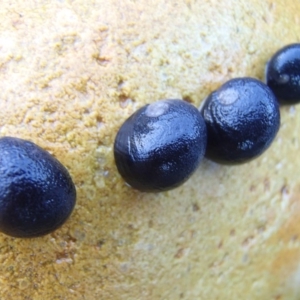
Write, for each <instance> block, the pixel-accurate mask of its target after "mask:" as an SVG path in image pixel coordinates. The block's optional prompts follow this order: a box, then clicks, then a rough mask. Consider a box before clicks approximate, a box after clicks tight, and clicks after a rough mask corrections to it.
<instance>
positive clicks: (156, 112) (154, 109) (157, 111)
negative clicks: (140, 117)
mask: <svg viewBox="0 0 300 300" xmlns="http://www.w3.org/2000/svg"><path fill="white" fill-rule="evenodd" d="M168 109H169V104H168V103H167V102H165V101H158V102H154V103H151V104H150V105H148V107H147V108H146V111H145V114H146V116H147V117H153V118H154V117H159V116H161V115H163V114H164V113H165V112H166V111H167V110H168Z"/></svg>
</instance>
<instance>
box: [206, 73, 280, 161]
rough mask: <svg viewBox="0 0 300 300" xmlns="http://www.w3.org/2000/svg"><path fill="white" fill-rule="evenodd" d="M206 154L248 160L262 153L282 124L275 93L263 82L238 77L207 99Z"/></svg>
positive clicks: (213, 157)
mask: <svg viewBox="0 0 300 300" xmlns="http://www.w3.org/2000/svg"><path fill="white" fill-rule="evenodd" d="M201 113H202V115H203V117H204V120H205V123H206V126H207V136H208V139H207V150H206V157H207V158H209V159H211V160H213V161H216V162H218V163H223V164H238V163H244V162H247V161H249V160H251V159H253V158H255V157H257V156H258V155H260V154H262V153H263V152H264V151H265V150H266V149H267V148H268V147H269V146H270V144H271V143H272V141H273V139H274V138H275V136H276V134H277V132H278V129H279V126H280V112H279V105H278V102H277V100H276V97H275V96H274V94H273V93H272V91H271V90H270V89H269V88H268V87H267V86H266V85H265V84H264V83H262V82H260V81H258V80H256V79H253V78H247V77H246V78H236V79H232V80H230V81H228V82H226V83H225V84H224V85H223V86H221V87H220V88H219V89H218V90H217V91H215V92H213V93H211V94H210V95H209V97H208V98H207V99H206V101H205V103H204V105H203V107H202V109H201Z"/></svg>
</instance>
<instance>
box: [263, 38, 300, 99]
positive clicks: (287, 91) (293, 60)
mask: <svg viewBox="0 0 300 300" xmlns="http://www.w3.org/2000/svg"><path fill="white" fill-rule="evenodd" d="M266 81H267V84H268V86H269V87H270V88H271V90H272V91H273V92H274V94H275V96H276V97H277V98H278V100H279V101H280V103H281V104H293V103H298V102H300V44H292V45H288V46H285V47H283V48H282V49H280V50H279V51H277V52H276V53H275V54H274V55H273V57H272V58H271V60H270V61H269V63H268V64H267V68H266Z"/></svg>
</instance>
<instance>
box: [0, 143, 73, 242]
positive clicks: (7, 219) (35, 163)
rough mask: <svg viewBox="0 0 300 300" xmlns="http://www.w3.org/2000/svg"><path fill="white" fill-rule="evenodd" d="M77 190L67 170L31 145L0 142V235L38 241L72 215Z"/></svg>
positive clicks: (43, 151) (46, 153)
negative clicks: (36, 239) (0, 233)
mask: <svg viewBox="0 0 300 300" xmlns="http://www.w3.org/2000/svg"><path fill="white" fill-rule="evenodd" d="M75 202H76V190H75V186H74V184H73V181H72V179H71V177H70V175H69V173H68V171H67V170H66V168H65V167H64V166H63V165H62V164H61V163H60V162H59V161H58V160H57V159H55V158H54V157H53V156H52V155H50V154H49V153H48V152H47V151H45V150H43V149H42V148H40V147H39V146H37V145H35V144H34V143H32V142H29V141H26V140H23V139H18V138H13V137H2V138H0V231H1V232H3V233H5V234H7V235H10V236H13V237H26V238H30V237H37V236H42V235H45V234H48V233H50V232H52V231H54V230H55V229H57V228H58V227H60V226H61V225H62V224H63V223H64V222H65V221H66V220H67V218H68V217H69V215H70V214H71V212H72V210H73V208H74V205H75Z"/></svg>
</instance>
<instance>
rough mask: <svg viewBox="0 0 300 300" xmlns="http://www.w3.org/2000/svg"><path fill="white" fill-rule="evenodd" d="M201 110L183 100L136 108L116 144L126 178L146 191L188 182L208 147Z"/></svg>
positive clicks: (116, 153) (120, 165)
mask: <svg viewBox="0 0 300 300" xmlns="http://www.w3.org/2000/svg"><path fill="white" fill-rule="evenodd" d="M206 141H207V137H206V128H205V123H204V120H203V118H202V116H201V114H200V113H199V111H198V110H197V109H196V108H195V107H194V106H193V105H191V104H189V103H187V102H185V101H183V100H175V99H171V100H161V101H158V102H155V103H152V104H151V105H146V106H144V107H142V108H140V109H139V110H138V111H136V112H135V113H134V114H133V115H132V116H131V117H130V118H129V119H127V120H126V121H125V123H124V124H123V125H122V127H121V128H120V130H119V132H118V134H117V136H116V139H115V144H114V155H115V162H116V165H117V168H118V170H119V172H120V174H121V175H122V177H123V178H124V179H125V181H126V182H127V183H128V184H129V185H130V186H132V187H133V188H135V189H138V190H140V191H146V192H156V191H164V190H169V189H172V188H175V187H177V186H178V185H180V184H182V183H183V182H184V181H186V180H187V179H188V178H189V177H190V176H191V174H192V173H193V172H194V171H195V169H196V168H197V167H198V165H199V163H200V161H201V159H202V158H203V156H204V153H205V148H206Z"/></svg>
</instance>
